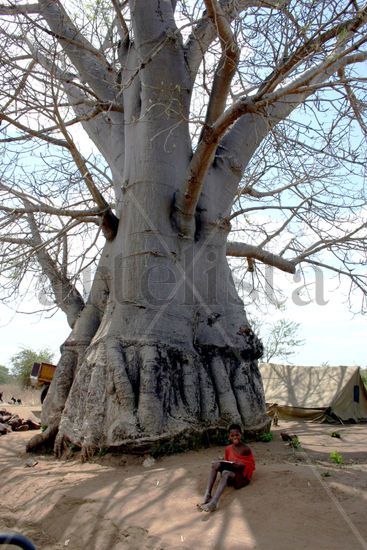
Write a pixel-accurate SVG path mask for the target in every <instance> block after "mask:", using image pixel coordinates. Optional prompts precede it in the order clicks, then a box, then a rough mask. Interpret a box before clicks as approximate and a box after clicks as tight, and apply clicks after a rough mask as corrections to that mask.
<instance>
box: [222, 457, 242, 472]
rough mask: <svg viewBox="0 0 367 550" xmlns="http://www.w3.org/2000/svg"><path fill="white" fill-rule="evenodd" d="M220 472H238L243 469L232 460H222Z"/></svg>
mask: <svg viewBox="0 0 367 550" xmlns="http://www.w3.org/2000/svg"><path fill="white" fill-rule="evenodd" d="M219 462H220V471H221V472H222V471H223V470H229V471H230V472H238V471H239V470H241V467H240V465H239V464H236V462H232V461H231V460H220V461H219Z"/></svg>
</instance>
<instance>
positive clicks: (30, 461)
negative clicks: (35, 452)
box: [25, 458, 38, 468]
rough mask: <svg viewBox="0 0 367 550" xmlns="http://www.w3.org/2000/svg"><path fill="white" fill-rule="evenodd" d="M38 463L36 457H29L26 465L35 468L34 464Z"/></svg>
mask: <svg viewBox="0 0 367 550" xmlns="http://www.w3.org/2000/svg"><path fill="white" fill-rule="evenodd" d="M36 464H38V461H37V460H35V459H34V458H28V459H27V460H26V461H25V465H26V466H27V467H28V468H33V466H36Z"/></svg>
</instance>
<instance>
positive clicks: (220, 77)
mask: <svg viewBox="0 0 367 550" xmlns="http://www.w3.org/2000/svg"><path fill="white" fill-rule="evenodd" d="M205 5H206V8H207V12H208V16H209V18H210V19H211V20H212V22H213V24H214V26H215V28H216V30H217V33H218V37H219V40H220V44H221V48H222V56H221V58H220V60H219V63H218V66H217V68H216V71H215V75H214V81H213V86H212V91H211V94H210V99H209V104H208V109H207V113H206V120H205V124H206V125H210V124H212V123H213V122H215V120H216V119H217V118H218V116H219V115H221V114H222V112H223V110H224V109H225V106H226V102H227V97H228V94H229V90H230V87H231V82H232V79H233V77H234V75H235V73H236V69H237V64H238V61H239V58H240V50H239V47H238V46H237V44H236V42H235V38H234V35H233V33H232V29H231V26H230V24H229V22H228V20H227V18H226V15H225V14H224V12H223V10H222V9H221V7H220V5H219V4H218V2H217V0H205Z"/></svg>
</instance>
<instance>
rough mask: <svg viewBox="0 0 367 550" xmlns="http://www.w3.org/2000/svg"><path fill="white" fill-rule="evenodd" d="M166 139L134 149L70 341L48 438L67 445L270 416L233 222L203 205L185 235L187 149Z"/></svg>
mask: <svg viewBox="0 0 367 550" xmlns="http://www.w3.org/2000/svg"><path fill="white" fill-rule="evenodd" d="M147 134H148V135H149V132H147ZM140 135H141V134H140ZM178 138H181V139H180V141H178V143H185V140H183V139H182V136H178ZM160 141H161V140H160V139H159V138H157V139H156V140H155V141H154V142H153V143H148V144H144V145H145V146H143V147H141V146H139V147H136V148H135V149H132V150H131V151H130V162H129V164H128V165H129V167H130V169H129V171H130V173H128V174H125V175H126V179H125V183H124V188H123V200H122V209H121V220H120V224H119V229H118V234H117V236H116V238H115V240H114V241H113V242H111V243H107V244H106V247H105V250H104V253H103V255H102V258H101V262H100V266H99V269H98V272H97V276H96V279H95V281H94V285H93V288H92V292H91V296H90V299H89V301H88V303H87V305H86V307H85V309H84V310H83V311H82V313H81V315H80V317H79V319H78V321H77V322H76V325H75V327H74V329H73V331H72V333H71V335H70V337H69V338H68V340H67V341H66V342H65V344H64V346H63V353H62V359H61V361H60V365H59V367H58V369H57V376H56V377H55V380H54V381H53V383H52V385H51V388H50V391H49V394H48V397H47V399H46V401H45V404H44V410H43V416H42V423H43V424H44V425H47V427H48V428H47V430H46V432H45V435H44V437H43V440H45V438H47V437H48V436H52V435H55V434H56V432H57V433H58V435H57V439H56V450H57V451H58V452H60V450H62V444H63V442H64V441H65V440H68V441H70V442H72V443H73V444H75V445H78V446H80V447H82V449H83V452H84V456H85V457H88V456H90V455H91V454H93V452H95V451H96V450H97V449H99V448H105V447H107V448H112V447H115V448H124V449H130V450H133V449H142V450H143V449H144V450H146V449H147V448H148V447H149V446H152V445H155V444H157V443H158V442H160V444H163V442H165V441H170V440H173V439H174V440H175V441H180V440H184V439H185V440H186V441H187V440H188V439H190V436H193V435H194V434H195V436H197V435H200V434H203V433H208V430H209V432H210V430H213V429H217V428H220V427H225V426H227V424H228V423H229V422H231V421H238V422H241V423H243V424H244V426H245V429H246V430H247V431H249V432H251V431H262V430H264V429H267V427H268V418H267V417H266V416H265V413H264V411H265V403H264V395H263V389H262V383H261V379H260V374H259V371H258V368H257V361H256V360H257V359H258V358H259V357H260V356H261V353H262V346H261V343H260V342H259V341H258V339H257V338H256V336H255V335H254V334H253V332H252V331H251V329H250V328H249V325H248V322H247V319H246V315H245V311H244V307H243V303H242V301H241V300H240V299H239V297H238V295H237V293H236V291H235V288H234V284H233V281H232V278H231V273H230V270H229V267H228V264H227V260H226V252H225V251H226V240H227V232H228V227H227V226H226V225H225V224H221V223H210V221H209V219H208V216H207V215H205V214H206V213H203V214H202V216H201V220H199V219H197V220H196V237H195V240H190V239H184V238H180V237H179V236H178V235H177V231H176V230H175V225H174V223H172V212H173V210H172V202H173V196H174V191H175V187H176V185H177V183H180V179H181V178H182V173H184V172H185V164H186V163H187V160H186V159H187V153H186V151H181V152H180V153H179V155H177V152H176V149H173V151H174V152H175V153H174V154H172V156H173V157H174V158H173V159H172V161H170V153H169V152H168V153H167V154H166V155H159V154H158V153H159V151H162V150H164V144H162V143H159V142H160ZM178 146H179V145H177V147H178ZM180 159H183V160H182V161H181V166H180ZM152 167H154V169H153V168H152ZM37 442H38V443H39V442H40V440H38V441H37V440H36V441H33V443H32V442H31V443H30V446H29V447H30V448H31V447H32V445H33V444H35V443H37ZM181 442H182V441H181Z"/></svg>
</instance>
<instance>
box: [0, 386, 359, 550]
mask: <svg viewBox="0 0 367 550" xmlns="http://www.w3.org/2000/svg"><path fill="white" fill-rule="evenodd" d="M30 395H31V394H29V396H30ZM24 401H26V402H27V399H25V400H24V398H23V402H24ZM36 401H37V399H36V400H35V399H34V395H33V394H32V398H29V399H28V404H26V405H23V406H14V405H8V404H7V405H6V408H7V409H8V410H12V411H14V412H16V413H18V414H19V415H20V416H22V417H25V418H26V417H28V416H30V415H34V416H35V417H36V418H37V416H38V415H39V411H40V407H39V405H38V404H37V403H36ZM35 403H36V404H35ZM284 430H288V431H289V432H292V433H293V432H294V433H296V434H297V435H298V437H299V439H300V442H301V444H302V449H300V450H294V449H292V448H291V447H289V445H287V444H286V443H284V442H283V441H282V439H281V437H280V431H284ZM335 430H337V431H338V432H340V434H341V439H337V438H333V437H331V433H332V432H333V431H335ZM33 433H34V432H33ZM30 435H31V434H30V433H29V432H28V433H27V432H23V433H15V432H13V433H11V434H9V435H7V436H2V437H0V487H1V514H0V530H1V531H16V532H21V533H23V534H26V535H27V536H29V537H30V538H31V539H32V540H33V542H34V543H35V545H36V547H37V549H39V550H56V549H61V548H68V549H70V550H82V549H83V550H85V549H88V550H107V549H113V550H126V549H129V550H135V549H136V550H138V549H139V550H147V549H151V550H189V549H190V550H194V549H196V548H203V549H213V550H227V549H228V550H247V549H261V550H291V549H292V550H298V549H312V550H313V549H317V550H331V549H332V550H339V549H340V550H345V549H360V548H363V549H365V550H367V522H366V519H365V510H366V501H367V454H366V451H367V425H354V426H341V427H336V426H331V425H326V424H310V423H299V422H282V421H280V425H279V427H277V428H274V430H273V436H274V438H273V441H271V442H270V443H260V442H259V443H254V444H252V448H253V451H254V454H255V457H256V461H257V469H256V472H255V474H254V477H253V481H252V482H251V484H250V485H249V486H248V487H245V488H244V489H241V490H238V491H235V490H234V489H230V488H228V489H227V490H226V492H225V494H224V496H223V498H222V500H221V501H220V505H219V508H218V510H217V511H216V512H214V513H212V514H207V513H205V512H199V511H198V510H197V508H196V504H197V503H198V502H200V501H201V495H202V493H203V492H204V489H205V485H206V479H207V474H208V466H209V465H210V462H211V460H213V459H215V458H217V457H218V456H222V453H223V448H221V447H213V448H210V449H204V450H200V451H195V452H189V453H186V454H180V455H174V456H169V457H165V458H162V459H159V460H157V461H155V462H154V464H152V465H151V466H149V467H144V466H143V461H144V459H145V458H146V457H131V456H126V455H124V456H121V455H120V456H113V455H106V456H104V457H99V458H97V459H96V460H95V461H93V462H92V463H88V464H81V463H80V462H79V460H78V459H77V458H72V459H70V460H68V461H56V460H55V459H54V458H53V457H52V456H44V455H41V456H39V455H28V454H27V453H25V450H24V449H25V442H26V441H27V440H28V439H29V437H30ZM334 450H335V451H338V452H339V453H341V454H342V456H343V458H344V464H343V465H336V464H335V463H333V462H332V461H331V459H330V458H329V454H330V452H332V451H334ZM30 456H34V458H35V460H36V461H37V464H36V465H35V466H33V467H27V466H26V461H27V459H29V458H30ZM2 548H4V549H5V548H9V549H10V548H14V546H6V547H5V546H2Z"/></svg>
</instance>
